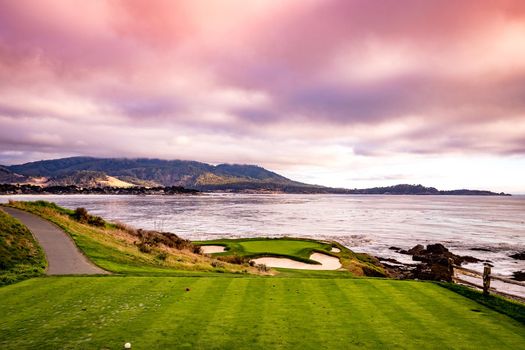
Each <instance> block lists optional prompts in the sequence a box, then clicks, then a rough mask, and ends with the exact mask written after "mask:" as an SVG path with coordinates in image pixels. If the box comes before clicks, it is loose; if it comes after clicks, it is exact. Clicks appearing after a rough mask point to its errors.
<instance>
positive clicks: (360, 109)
mask: <svg viewBox="0 0 525 350" xmlns="http://www.w3.org/2000/svg"><path fill="white" fill-rule="evenodd" d="M76 155H88V156H96V157H150V158H163V159H188V160H197V161H202V162H207V163H212V164H218V163H225V162H227V163H242V164H258V165H260V166H263V167H265V168H268V169H271V170H273V171H276V172H278V173H280V174H283V175H285V176H288V177H290V178H292V179H294V180H298V181H304V182H308V183H315V184H321V185H327V186H337V187H347V188H363V187H371V186H386V185H393V184H397V183H410V184H419V183H421V184H423V185H426V186H435V187H438V188H440V189H456V188H471V189H490V190H495V191H506V192H511V193H525V180H523V179H525V1H521V0H499V1H496V0H494V1H489V0H472V1H470V0H456V1H437V0H436V1H435V0H427V1H420V0H403V1H386V0H385V1H369V0H339V1H336V0H286V1H280V0H250V1H246V0H188V1H176V0H173V1H168V0H107V1H103V0H97V1H84V0H63V1H62V0H48V1H44V0H40V1H34V0H0V164H17V163H22V162H27V161H35V160H41V159H52V158H59V157H66V156H76Z"/></svg>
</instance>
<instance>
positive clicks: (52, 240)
mask: <svg viewBox="0 0 525 350" xmlns="http://www.w3.org/2000/svg"><path fill="white" fill-rule="evenodd" d="M2 210H4V211H5V212H7V213H8V214H9V215H11V216H13V217H14V218H15V219H18V220H19V221H21V222H22V223H23V224H24V225H26V226H27V228H28V229H29V231H31V233H32V234H33V236H34V237H35V239H36V240H37V241H38V243H39V244H40V246H41V247H42V249H43V250H44V253H45V254H46V259H47V264H48V266H47V270H46V274H48V275H96V274H107V273H108V272H107V271H104V270H102V269H101V268H99V267H97V266H95V265H94V264H93V263H91V262H90V261H89V260H88V259H87V258H86V256H84V254H82V252H81V251H80V250H79V249H78V248H77V246H76V245H75V243H74V242H73V240H72V239H71V237H69V236H68V234H67V233H65V232H64V231H63V230H62V229H61V228H59V227H58V226H56V225H54V224H52V223H51V222H49V221H47V220H44V219H42V218H41V217H39V216H37V215H34V214H31V213H28V212H25V211H22V210H18V209H14V208H8V207H3V208H2Z"/></svg>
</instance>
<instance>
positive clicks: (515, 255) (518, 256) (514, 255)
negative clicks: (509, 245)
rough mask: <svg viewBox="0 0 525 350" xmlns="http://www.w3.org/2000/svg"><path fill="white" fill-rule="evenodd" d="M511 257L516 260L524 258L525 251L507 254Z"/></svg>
mask: <svg viewBox="0 0 525 350" xmlns="http://www.w3.org/2000/svg"><path fill="white" fill-rule="evenodd" d="M509 256H510V257H511V258H513V259H516V260H525V251H523V252H519V253H516V254H512V255H509Z"/></svg>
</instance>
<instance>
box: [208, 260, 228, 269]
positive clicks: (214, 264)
mask: <svg viewBox="0 0 525 350" xmlns="http://www.w3.org/2000/svg"><path fill="white" fill-rule="evenodd" d="M211 266H212V267H215V268H224V267H225V266H226V265H225V264H224V263H223V262H222V261H218V260H213V261H212V262H211Z"/></svg>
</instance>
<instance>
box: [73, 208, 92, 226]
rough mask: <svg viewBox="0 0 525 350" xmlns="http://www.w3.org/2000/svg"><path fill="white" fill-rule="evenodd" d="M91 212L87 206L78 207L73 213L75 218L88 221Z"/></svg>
mask: <svg viewBox="0 0 525 350" xmlns="http://www.w3.org/2000/svg"><path fill="white" fill-rule="evenodd" d="M88 217H89V214H88V212H87V210H86V208H76V209H75V212H74V213H73V219H75V220H77V221H78V222H81V223H86V222H87V221H88Z"/></svg>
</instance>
